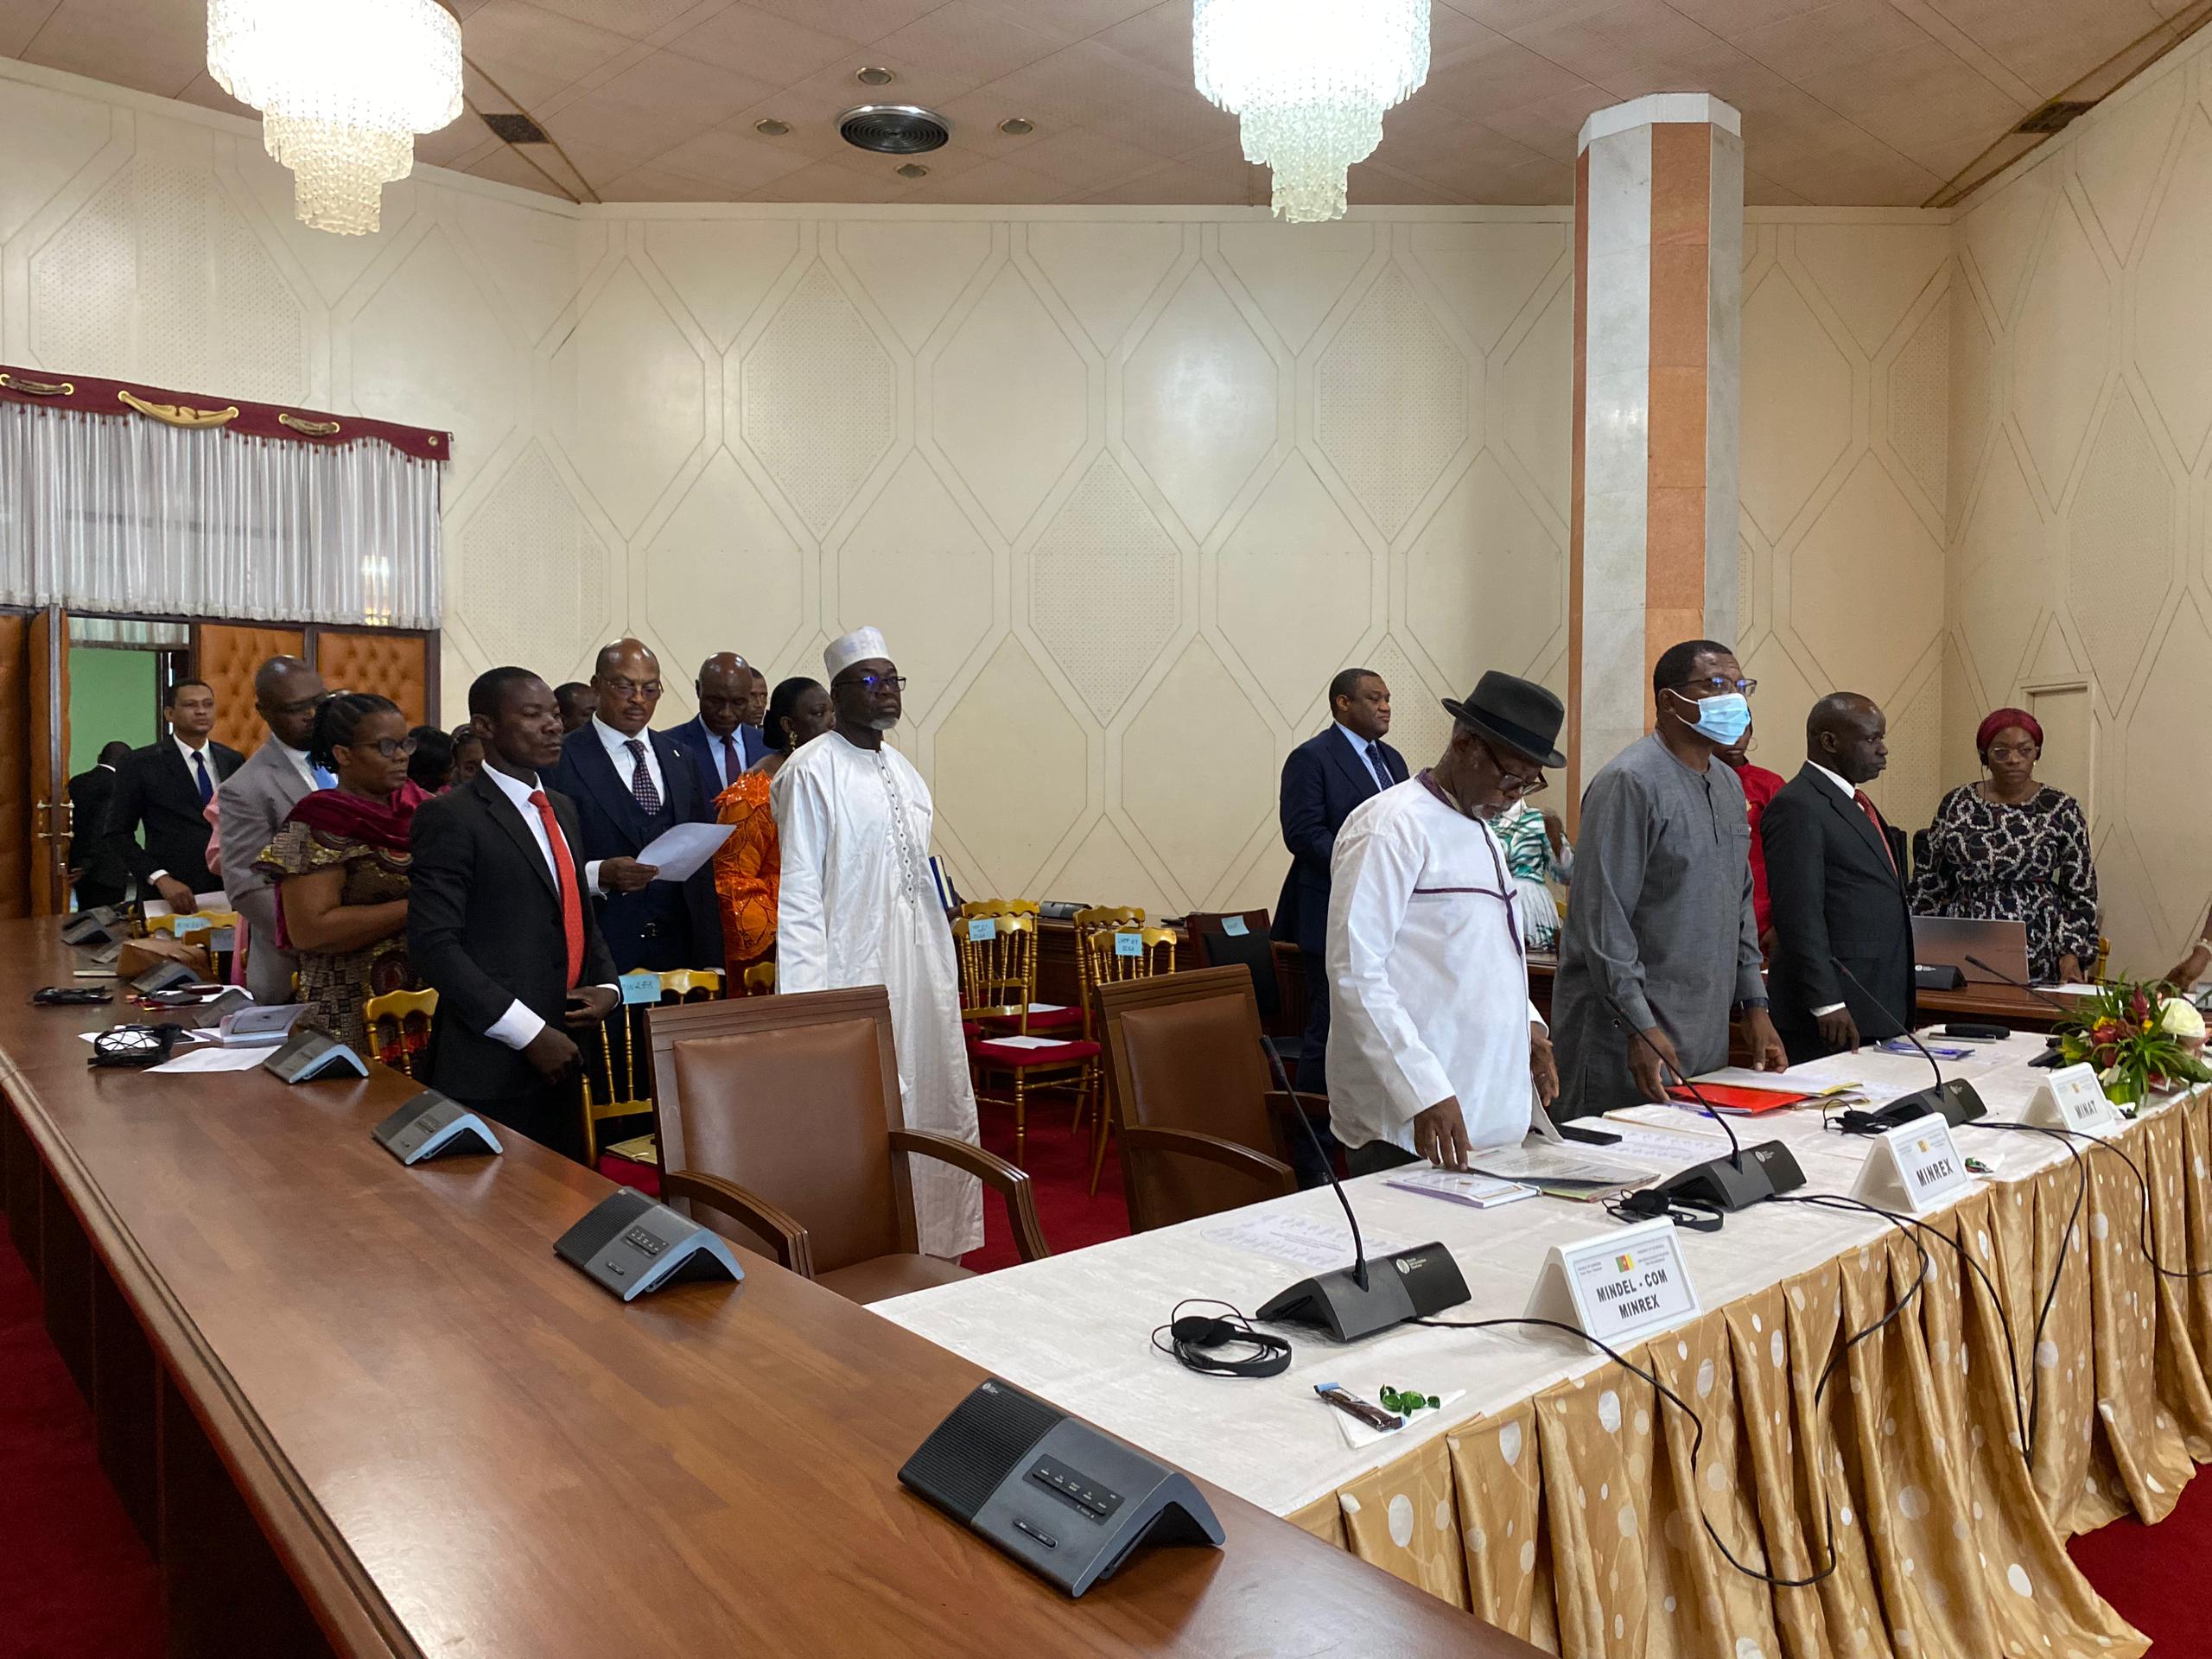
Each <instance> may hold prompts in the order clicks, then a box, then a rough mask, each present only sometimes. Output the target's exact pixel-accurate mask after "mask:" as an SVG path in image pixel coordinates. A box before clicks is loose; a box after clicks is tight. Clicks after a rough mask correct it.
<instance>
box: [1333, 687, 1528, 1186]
mask: <svg viewBox="0 0 2212 1659" xmlns="http://www.w3.org/2000/svg"><path fill="white" fill-rule="evenodd" d="M1444 707H1445V709H1446V711H1447V712H1448V713H1450V715H1452V721H1453V730H1452V741H1451V744H1450V746H1449V747H1447V748H1446V750H1445V752H1444V754H1443V756H1442V758H1441V759H1440V760H1438V761H1437V763H1436V764H1435V765H1434V766H1432V767H1430V768H1429V769H1428V770H1427V771H1426V772H1421V774H1420V775H1419V776H1418V777H1415V778H1413V779H1408V781H1406V782H1405V783H1402V784H1400V785H1396V786H1395V788H1392V789H1387V790H1384V791H1383V792H1382V793H1381V794H1379V795H1376V796H1373V797H1371V798H1369V799H1368V800H1366V801H1363V802H1362V803H1361V804H1360V805H1359V806H1357V808H1355V809H1354V810H1353V812H1352V815H1351V817H1349V818H1347V819H1345V820H1344V827H1343V828H1342V829H1339V830H1338V831H1337V842H1336V849H1335V853H1334V855H1333V856H1332V862H1331V868H1330V899H1329V931H1328V939H1327V945H1326V950H1325V961H1326V963H1327V965H1328V975H1329V996H1330V1009H1329V1019H1330V1025H1331V1030H1332V1039H1331V1041H1330V1044H1329V1061H1328V1066H1329V1127H1330V1128H1332V1129H1333V1130H1334V1131H1335V1132H1336V1136H1337V1139H1338V1140H1339V1141H1342V1142H1343V1143H1344V1147H1345V1148H1346V1164H1347V1167H1349V1168H1350V1170H1351V1173H1353V1174H1355V1175H1365V1174H1371V1173H1374V1172H1376V1171H1377V1170H1383V1169H1389V1168H1392V1167H1394V1166H1397V1165H1401V1164H1408V1163H1412V1162H1413V1161H1414V1160H1415V1159H1416V1158H1427V1159H1429V1160H1432V1161H1433V1162H1434V1163H1436V1164H1438V1165H1440V1166H1443V1167H1445V1168H1447V1169H1465V1167H1467V1161H1468V1154H1469V1153H1470V1152H1471V1150H1474V1149H1476V1148H1479V1147H1495V1146H1504V1145H1518V1144H1519V1142H1520V1141H1521V1139H1522V1136H1523V1135H1526V1134H1527V1133H1528V1131H1529V1122H1530V1111H1529V1103H1530V1101H1531V1099H1532V1098H1535V1099H1541V1100H1542V1101H1544V1102H1545V1103H1547V1104H1548V1103H1549V1101H1550V1098H1551V1096H1553V1095H1554V1094H1555V1093H1556V1092H1557V1091H1558V1087H1559V1083H1558V1073H1557V1070H1556V1068H1555V1067H1554V1064H1553V1060H1552V1052H1551V1045H1550V1042H1549V1040H1548V1038H1547V1036H1546V1034H1545V1029H1544V1023H1543V1021H1542V1020H1541V1019H1540V1018H1539V1017H1538V1015H1537V1014H1536V1010H1535V1005H1534V1004H1533V1003H1531V1002H1530V1001H1529V962H1528V951H1527V947H1526V945H1525V944H1524V943H1523V941H1522V934H1521V918H1520V909H1519V906H1518V905H1517V903H1516V899H1515V894H1514V887H1513V874H1512V871H1511V868H1510V866H1509V865H1508V864H1507V862H1506V858H1505V849H1504V848H1503V845H1502V844H1501V843H1500V842H1499V841H1498V838H1497V833H1496V832H1495V831H1494V830H1493V829H1491V822H1490V821H1491V819H1493V818H1495V817H1497V815H1498V814H1499V813H1500V812H1501V811H1502V810H1503V809H1504V808H1505V806H1506V805H1507V804H1509V803H1510V802H1511V801H1513V800H1516V799H1520V798H1524V797H1525V796H1527V795H1530V794H1533V793H1535V791H1537V790H1540V789H1541V788H1542V787H1543V773H1542V768H1543V767H1544V766H1560V765H1562V764H1564V762H1563V761H1562V759H1561V757H1560V754H1559V753H1558V752H1557V751H1556V750H1554V748H1553V747H1552V745H1553V743H1554V741H1555V740H1556V739H1557V737H1558V735H1559V728H1560V721H1562V720H1563V719H1564V718H1565V714H1566V711H1565V710H1564V709H1562V708H1561V707H1560V701H1559V699H1558V698H1557V697H1555V696H1552V694H1551V693H1550V692H1548V691H1547V690H1544V689H1543V688H1542V687H1541V686H1540V685H1535V684H1533V683H1530V682H1529V681H1527V680H1521V679H1516V678H1514V677H1512V676H1510V675H1506V674H1496V673H1492V674H1485V675H1484V676H1483V679H1482V683H1481V684H1480V685H1478V687H1477V688H1476V690H1475V691H1474V693H1473V695H1472V696H1469V697H1468V698H1467V700H1466V701H1465V702H1451V701H1448V700H1447V701H1446V702H1445V705H1444Z"/></svg>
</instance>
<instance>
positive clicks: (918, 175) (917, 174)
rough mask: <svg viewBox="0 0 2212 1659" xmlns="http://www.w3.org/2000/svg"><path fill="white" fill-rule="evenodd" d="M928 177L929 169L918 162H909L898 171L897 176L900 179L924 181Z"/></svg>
mask: <svg viewBox="0 0 2212 1659" xmlns="http://www.w3.org/2000/svg"><path fill="white" fill-rule="evenodd" d="M929 175H930V170H929V168H926V167H924V166H923V165H922V164H921V163H920V162H907V163H906V166H904V167H902V168H899V177H900V178H902V179H926V178H927V177H929Z"/></svg>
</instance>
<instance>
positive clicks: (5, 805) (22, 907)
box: [0, 616, 35, 916]
mask: <svg viewBox="0 0 2212 1659" xmlns="http://www.w3.org/2000/svg"><path fill="white" fill-rule="evenodd" d="M30 632H31V629H30V619H29V617H27V616H0V916H28V915H29V914H30V913H31V889H30V880H31V848H32V845H33V844H34V843H33V842H32V840H31V831H32V829H33V827H34V826H33V825H32V823H31V751H30V746H31V732H32V728H33V727H34V725H35V721H33V720H32V719H31V706H30V680H31V676H30V655H29V642H30Z"/></svg>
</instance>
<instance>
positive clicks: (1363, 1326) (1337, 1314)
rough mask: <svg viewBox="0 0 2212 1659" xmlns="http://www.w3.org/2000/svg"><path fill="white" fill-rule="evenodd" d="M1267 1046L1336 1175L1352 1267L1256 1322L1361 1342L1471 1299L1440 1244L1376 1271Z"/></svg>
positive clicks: (1284, 1298) (1263, 1309) (1266, 1044)
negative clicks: (1308, 1327) (1347, 1226)
mask: <svg viewBox="0 0 2212 1659" xmlns="http://www.w3.org/2000/svg"><path fill="white" fill-rule="evenodd" d="M1325 994H1326V993H1325V992H1324V995H1325ZM1260 1046H1261V1047H1262V1049H1264V1050H1266V1051H1267V1056H1268V1065H1271V1066H1272V1067H1273V1068H1274V1077H1275V1081H1276V1082H1277V1083H1278V1084H1281V1086H1282V1091H1283V1093H1284V1094H1285V1095H1286V1096H1288V1097H1289V1101H1290V1110H1291V1115H1292V1116H1294V1117H1295V1118H1297V1120H1298V1121H1299V1122H1300V1123H1301V1124H1303V1125H1305V1128H1306V1139H1307V1140H1308V1141H1311V1142H1312V1143H1313V1154H1314V1156H1315V1157H1317V1158H1319V1160H1321V1173H1323V1174H1324V1175H1326V1176H1327V1177H1328V1178H1329V1187H1330V1190H1331V1191H1332V1192H1335V1194H1336V1195H1337V1202H1338V1204H1340V1205H1343V1206H1344V1219H1345V1220H1346V1221H1347V1222H1349V1223H1351V1266H1350V1267H1348V1268H1334V1269H1332V1271H1330V1272H1328V1273H1317V1274H1314V1275H1313V1277H1312V1278H1311V1279H1301V1280H1300V1281H1298V1282H1297V1283H1296V1284H1294V1285H1293V1286H1291V1287H1290V1288H1289V1289H1287V1290H1285V1291H1282V1292H1281V1293H1279V1294H1276V1295H1274V1296H1273V1297H1270V1298H1269V1299H1268V1300H1267V1301H1265V1302H1263V1303H1262V1304H1261V1305H1260V1308H1259V1311H1258V1312H1257V1313H1255V1314H1254V1315H1253V1316H1252V1317H1253V1318H1255V1319H1265V1320H1269V1321H1272V1322H1274V1323H1275V1324H1279V1325H1319V1326H1320V1327H1321V1328H1322V1329H1324V1330H1325V1331H1326V1332H1328V1333H1329V1334H1330V1335H1331V1336H1332V1337H1334V1338H1336V1339H1337V1340H1338V1342H1357V1341H1358V1340H1359V1339H1360V1338H1363V1337H1371V1336H1373V1335H1375V1334H1376V1332H1378V1331H1388V1330H1389V1328H1390V1327H1391V1326H1392V1325H1403V1324H1404V1323H1405V1322H1406V1321H1407V1320H1408V1319H1427V1318H1428V1317H1429V1316H1430V1315H1431V1314H1434V1313H1442V1312H1443V1311H1444V1310H1445V1309H1446V1308H1447V1307H1457V1306H1459V1305H1460V1304H1461V1303H1462V1302H1465V1301H1466V1300H1469V1295H1468V1291H1467V1281H1466V1280H1465V1278H1464V1277H1462V1276H1461V1274H1460V1272H1459V1263H1458V1262H1454V1261H1453V1260H1452V1252H1451V1251H1449V1250H1447V1249H1445V1248H1444V1246H1443V1245H1441V1244H1440V1243H1435V1242H1433V1241H1432V1242H1430V1243H1427V1244H1416V1245H1414V1246H1413V1247H1412V1248H1411V1249H1403V1250H1400V1251H1399V1252H1398V1253H1397V1254H1396V1255H1386V1256H1383V1258H1382V1259H1381V1260H1380V1261H1379V1262H1376V1263H1374V1264H1373V1265H1374V1266H1376V1267H1381V1268H1389V1269H1390V1271H1389V1272H1385V1273H1371V1272H1370V1270H1369V1269H1370V1264H1369V1262H1368V1260H1367V1247H1366V1245H1365V1244H1364V1243H1362V1242H1361V1239H1360V1234H1359V1217H1357V1216H1356V1215H1354V1214H1353V1213H1352V1207H1351V1197H1350V1195H1349V1194H1347V1193H1346V1192H1344V1183H1343V1182H1342V1181H1340V1180H1338V1179H1337V1169H1336V1166H1335V1165H1334V1164H1332V1162H1330V1160H1329V1149H1328V1148H1327V1147H1325V1146H1323V1145H1322V1144H1321V1137H1320V1135H1319V1133H1318V1132H1317V1131H1316V1130H1315V1129H1314V1128H1313V1121H1312V1120H1311V1119H1309V1118H1308V1117H1307V1116H1306V1108H1305V1107H1304V1106H1303V1105H1301V1104H1300V1103H1299V1099H1298V1091H1297V1090H1294V1089H1293V1088H1292V1087H1291V1086H1290V1077H1289V1075H1288V1074H1287V1072H1285V1071H1284V1070H1283V1066H1282V1057H1281V1055H1279V1054H1277V1053H1276V1052H1275V1046H1274V1043H1273V1042H1271V1041H1269V1040H1268V1039H1267V1038H1266V1037H1262V1038H1261V1039H1260Z"/></svg>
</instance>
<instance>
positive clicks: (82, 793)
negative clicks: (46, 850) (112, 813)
mask: <svg viewBox="0 0 2212 1659" xmlns="http://www.w3.org/2000/svg"><path fill="white" fill-rule="evenodd" d="M127 760H130V745H129V744H128V743H108V744H105V745H103V746H102V747H101V749H100V758H99V760H97V761H95V762H94V763H93V764H92V768H91V769H90V770H89V771H86V772H79V773H78V774H77V775H76V776H75V777H74V778H72V779H70V780H69V823H70V829H71V833H70V836H69V879H70V880H71V881H72V882H73V883H74V884H75V887H76V889H77V908H78V909H79V910H95V909H98V908H99V906H102V905H119V904H121V903H122V902H123V898H124V893H127V892H129V891H130V862H129V861H128V860H127V859H126V858H125V856H124V851H123V842H121V841H120V840H119V839H118V838H117V837H116V836H114V835H112V834H111V833H110V832H109V830H108V827H107V820H108V808H109V806H110V805H111V804H112V803H113V801H114V799H115V779H116V776H117V774H118V772H121V771H122V769H123V766H124V762H125V761H127Z"/></svg>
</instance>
